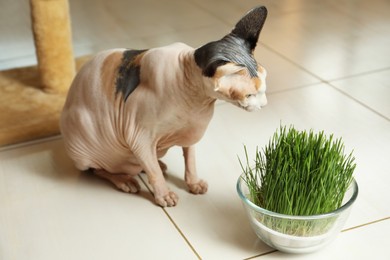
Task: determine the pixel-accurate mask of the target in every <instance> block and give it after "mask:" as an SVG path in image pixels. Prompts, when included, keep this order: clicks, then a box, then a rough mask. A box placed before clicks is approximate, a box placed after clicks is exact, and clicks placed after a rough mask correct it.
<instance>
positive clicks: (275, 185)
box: [239, 126, 356, 216]
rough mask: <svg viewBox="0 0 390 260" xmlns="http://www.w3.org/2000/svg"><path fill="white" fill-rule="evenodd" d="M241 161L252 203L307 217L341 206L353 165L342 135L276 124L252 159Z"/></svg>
mask: <svg viewBox="0 0 390 260" xmlns="http://www.w3.org/2000/svg"><path fill="white" fill-rule="evenodd" d="M244 148H245V154H246V162H245V163H243V162H242V161H241V160H239V161H240V164H241V167H242V170H243V172H244V175H243V180H244V181H245V182H246V184H247V186H248V188H249V193H250V194H249V196H250V199H251V201H252V202H253V203H255V204H256V205H258V206H260V207H262V208H264V209H267V210H270V211H273V212H277V213H281V214H286V215H295V216H308V215H317V214H323V213H327V212H331V211H333V210H335V209H337V208H339V207H340V206H341V203H342V200H343V197H344V194H345V192H346V191H347V188H348V187H349V185H350V184H351V181H352V178H353V176H352V174H353V171H354V170H355V167H356V164H355V163H354V161H355V158H354V157H353V155H352V152H351V153H350V154H348V155H345V154H344V144H343V141H342V139H341V138H339V139H335V138H334V137H333V135H330V136H329V137H327V136H326V135H325V134H324V132H323V131H322V132H319V133H314V132H313V131H312V130H310V131H309V132H307V131H297V130H296V129H295V128H293V127H290V128H289V129H286V127H282V126H281V127H280V128H279V131H276V132H275V134H274V136H273V137H272V138H271V139H270V141H269V143H268V145H266V146H265V148H264V149H263V150H261V151H259V149H256V157H255V161H254V165H253V162H250V161H249V159H248V151H247V149H246V147H245V146H244Z"/></svg>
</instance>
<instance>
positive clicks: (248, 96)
mask: <svg viewBox="0 0 390 260" xmlns="http://www.w3.org/2000/svg"><path fill="white" fill-rule="evenodd" d="M253 96H256V95H255V94H248V95H246V96H245V97H246V98H250V97H253Z"/></svg>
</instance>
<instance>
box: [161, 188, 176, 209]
mask: <svg viewBox="0 0 390 260" xmlns="http://www.w3.org/2000/svg"><path fill="white" fill-rule="evenodd" d="M155 201H156V204H157V205H159V206H161V207H173V206H176V205H177V202H178V201H179V197H178V196H177V195H176V193H174V192H173V191H169V192H168V194H166V195H165V196H156V197H155Z"/></svg>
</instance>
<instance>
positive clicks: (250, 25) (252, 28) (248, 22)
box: [231, 6, 268, 51]
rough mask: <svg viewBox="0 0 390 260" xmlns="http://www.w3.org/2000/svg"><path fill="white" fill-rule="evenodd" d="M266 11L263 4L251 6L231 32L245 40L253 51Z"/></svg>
mask: <svg viewBox="0 0 390 260" xmlns="http://www.w3.org/2000/svg"><path fill="white" fill-rule="evenodd" d="M267 13H268V12H267V8H266V7H265V6H260V7H256V8H253V9H252V10H250V11H249V12H248V13H247V14H246V15H245V16H244V17H242V18H241V20H240V21H238V23H237V24H236V26H235V27H234V29H233V30H232V32H231V34H232V35H235V36H236V37H239V38H241V39H243V40H245V41H246V42H247V43H248V44H249V46H250V49H251V50H252V51H253V50H254V49H255V47H256V44H257V41H258V39H259V35H260V32H261V29H262V28H263V25H264V22H265V19H266V18H267Z"/></svg>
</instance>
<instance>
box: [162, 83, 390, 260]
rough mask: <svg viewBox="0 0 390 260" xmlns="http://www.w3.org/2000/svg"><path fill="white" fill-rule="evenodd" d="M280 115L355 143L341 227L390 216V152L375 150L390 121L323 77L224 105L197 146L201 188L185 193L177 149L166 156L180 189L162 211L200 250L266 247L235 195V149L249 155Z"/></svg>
mask: <svg viewBox="0 0 390 260" xmlns="http://www.w3.org/2000/svg"><path fill="white" fill-rule="evenodd" d="M280 122H281V123H282V124H286V125H289V124H294V125H295V126H296V127H297V128H298V129H311V128H312V129H314V130H315V131H320V130H324V131H325V132H326V133H328V134H331V133H334V134H335V135H336V136H337V137H343V139H344V141H345V145H346V150H347V151H351V150H352V149H355V156H356V158H357V164H358V167H357V170H356V172H355V175H356V178H357V181H358V184H359V187H360V193H359V197H358V200H357V202H356V203H355V205H354V207H353V210H352V213H351V215H350V218H349V220H348V222H347V223H346V226H345V228H349V227H353V226H357V225H360V224H364V223H368V222H371V221H375V220H377V219H381V218H385V217H387V216H389V214H390V211H389V208H388V206H387V204H388V200H386V199H383V198H384V197H390V193H389V190H388V187H387V186H388V183H390V179H389V176H388V174H387V173H388V172H389V167H388V164H387V162H386V160H387V159H386V158H385V157H378V156H377V154H375V153H373V152H372V151H373V149H379V150H380V151H381V152H382V153H383V154H390V147H389V146H388V145H387V144H384V143H383V140H384V139H383V138H385V139H386V137H387V139H388V140H390V136H389V135H390V123H389V122H388V121H387V120H384V119H383V118H381V117H379V116H377V115H376V114H374V113H372V112H371V111H370V110H368V109H367V108H365V107H364V106H361V105H360V104H358V103H356V102H355V101H353V100H351V99H349V98H347V97H346V96H344V95H343V94H341V93H339V92H338V91H337V90H335V89H333V88H332V87H330V86H328V85H325V84H321V85H316V86H311V87H306V88H301V89H296V90H291V91H287V92H281V93H277V94H272V95H270V96H269V105H268V106H266V107H265V108H264V110H262V111H259V112H258V113H248V112H245V111H243V110H241V109H239V108H236V107H233V106H231V105H229V104H223V105H219V106H217V109H216V113H215V116H214V118H213V120H212V122H211V124H210V127H209V129H208V131H207V133H206V135H205V136H204V138H203V139H202V140H201V142H200V143H199V145H198V146H197V151H198V152H197V153H198V156H197V165H198V172H199V175H200V176H201V177H202V178H204V179H205V180H207V181H208V183H209V192H208V193H207V194H206V195H199V196H194V195H191V194H188V193H187V191H186V188H185V186H184V184H183V181H182V178H183V177H182V176H183V173H184V169H183V162H182V156H181V152H180V150H179V149H175V150H174V151H173V152H171V153H169V154H168V155H167V157H166V158H165V160H164V161H165V162H166V163H167V164H168V168H169V172H170V174H171V175H172V176H173V177H172V176H170V178H169V179H168V182H169V183H170V185H171V187H172V190H174V191H176V192H178V195H179V196H180V201H179V205H178V206H177V207H175V208H172V209H171V208H169V209H167V211H168V213H169V214H170V215H171V217H172V219H173V220H174V221H175V222H176V223H177V225H178V226H179V228H180V229H181V230H182V231H183V233H184V234H186V237H187V238H188V239H189V241H190V242H191V244H192V245H193V246H194V248H195V249H196V250H197V252H198V253H199V254H200V255H201V256H202V257H204V258H206V259H213V258H215V257H216V256H217V255H219V256H223V257H224V258H226V259H237V258H244V257H249V256H251V255H256V254H261V253H265V252H269V251H270V248H268V247H267V246H265V245H264V244H263V243H262V242H260V241H258V239H257V238H256V236H255V235H254V233H253V232H252V231H251V229H250V226H249V223H248V222H247V220H246V216H245V214H244V211H243V209H242V206H241V203H240V201H239V199H238V196H237V194H236V191H235V183H236V180H237V178H238V176H239V174H240V166H239V163H238V160H237V155H239V156H241V158H243V144H246V145H247V146H248V151H252V153H251V154H252V156H251V157H252V158H253V157H254V151H255V147H256V145H259V147H263V146H264V145H265V144H266V143H267V142H268V139H269V138H270V136H271V135H272V134H273V132H274V131H275V130H276V129H277V128H278V127H279V124H280ZM363 136H364V138H362V137H363ZM387 139H386V140H387ZM374 187H375V188H374ZM210 245H213V246H210Z"/></svg>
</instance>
